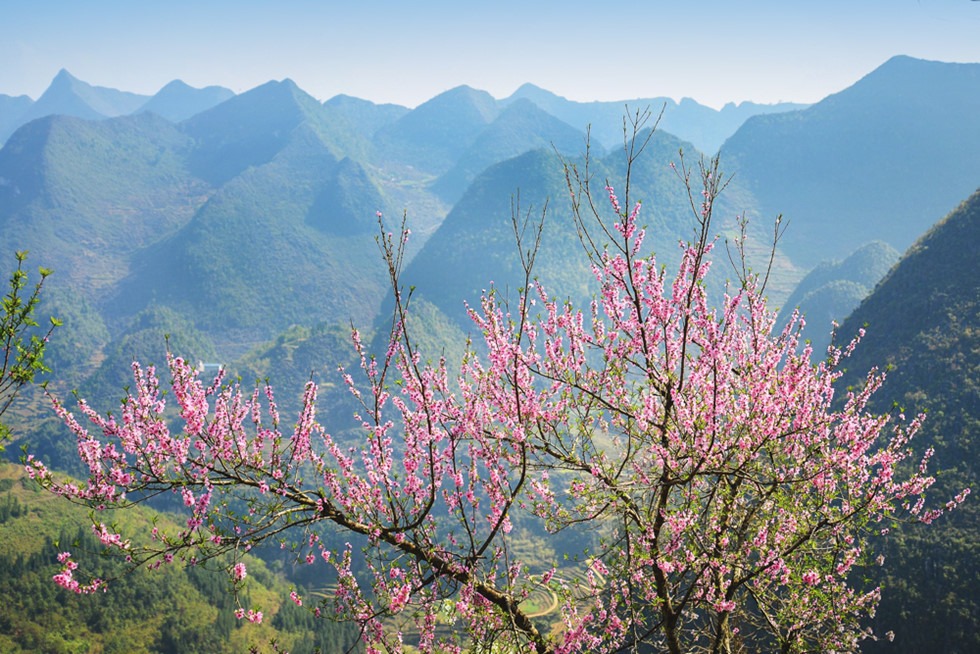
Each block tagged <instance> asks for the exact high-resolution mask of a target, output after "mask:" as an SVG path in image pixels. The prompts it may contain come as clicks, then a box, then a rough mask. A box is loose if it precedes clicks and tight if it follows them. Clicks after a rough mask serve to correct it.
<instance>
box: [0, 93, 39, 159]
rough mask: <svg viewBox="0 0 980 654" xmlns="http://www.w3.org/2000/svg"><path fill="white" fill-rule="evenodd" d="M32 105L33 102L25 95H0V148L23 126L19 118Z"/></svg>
mask: <svg viewBox="0 0 980 654" xmlns="http://www.w3.org/2000/svg"><path fill="white" fill-rule="evenodd" d="M32 104H34V101H33V100H31V99H30V98H29V97H27V96H26V95H18V96H11V95H3V94H0V146H2V145H3V143H4V141H6V140H7V137H9V136H10V135H11V134H13V133H14V130H15V129H17V128H18V127H20V126H21V125H22V124H23V123H22V122H21V121H20V117H21V116H23V115H24V114H25V113H27V110H28V109H30V107H31V105H32Z"/></svg>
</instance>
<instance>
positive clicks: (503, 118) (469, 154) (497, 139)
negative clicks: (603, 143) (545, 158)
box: [432, 100, 601, 201]
mask: <svg viewBox="0 0 980 654" xmlns="http://www.w3.org/2000/svg"><path fill="white" fill-rule="evenodd" d="M585 139H586V135H585V132H584V131H582V130H579V129H576V128H574V127H572V126H571V125H569V124H568V123H564V122H562V121H560V120H558V119H557V118H555V117H554V116H552V115H551V114H549V113H546V112H545V111H543V110H542V109H539V108H538V107H537V105H535V104H534V103H532V102H530V101H529V100H518V101H517V102H514V103H511V104H509V105H508V106H507V108H506V109H504V110H503V111H502V112H501V113H500V115H499V116H497V118H496V119H495V120H494V121H493V122H492V123H490V124H489V125H487V127H486V128H485V129H484V130H483V131H482V132H480V134H479V136H477V138H476V139H475V140H474V141H473V142H472V143H471V144H470V145H469V147H468V148H467V149H466V151H464V152H463V153H462V154H461V155H460V156H459V158H458V160H457V161H456V164H455V165H454V166H453V168H452V169H451V170H449V171H448V172H446V173H445V174H444V175H442V176H441V177H440V178H439V179H438V180H436V182H435V183H434V184H433V185H432V189H433V190H434V191H436V192H437V193H439V194H440V195H442V196H443V197H444V198H445V199H447V200H449V201H455V200H457V199H459V196H460V195H462V194H463V192H464V191H465V190H466V187H467V186H469V184H470V182H472V181H473V179H474V178H476V176H477V175H479V174H480V173H481V172H483V171H484V170H486V168H487V167H488V166H490V165H492V164H495V163H498V162H501V161H504V160H506V159H510V158H511V157H516V156H518V155H521V154H524V153H525V152H527V151H529V150H535V149H540V148H545V149H551V148H554V149H556V150H557V151H558V152H560V153H562V154H564V155H567V156H577V155H580V154H581V153H582V152H583V151H584V149H585V143H586V140H585ZM599 152H600V153H601V150H600V151H599Z"/></svg>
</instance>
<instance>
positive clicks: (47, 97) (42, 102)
mask: <svg viewBox="0 0 980 654" xmlns="http://www.w3.org/2000/svg"><path fill="white" fill-rule="evenodd" d="M148 99H149V98H148V97H147V96H145V95H138V94H136V93H129V92H126V91H119V90H116V89H110V88H106V87H102V86H92V85H91V84H88V83H87V82H83V81H81V80H80V79H78V78H76V77H73V76H72V74H71V73H69V72H68V71H67V70H65V69H63V68H62V69H61V71H59V72H58V74H57V75H56V76H55V78H54V79H53V80H52V81H51V85H50V86H48V88H47V90H46V91H45V92H44V93H43V94H42V95H41V97H40V98H38V99H37V102H35V103H34V104H32V105H31V106H30V108H29V109H28V110H27V112H26V113H25V114H24V115H22V116H21V117H20V122H21V124H24V123H27V122H29V121H31V120H34V119H35V118H41V117H43V116H50V115H62V116H76V117H78V118H87V119H90V120H91V119H98V118H107V117H113V116H122V115H125V114H129V113H132V112H134V111H136V110H137V109H139V108H140V107H141V106H142V105H143V104H144V103H145V102H146V101H147V100H148Z"/></svg>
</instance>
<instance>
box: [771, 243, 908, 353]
mask: <svg viewBox="0 0 980 654" xmlns="http://www.w3.org/2000/svg"><path fill="white" fill-rule="evenodd" d="M899 257H900V255H899V253H898V251H897V250H896V249H895V248H893V247H892V246H890V245H888V244H887V243H885V242H884V241H874V242H872V243H868V244H867V245H864V246H862V247H860V248H858V249H857V250H856V251H855V252H853V253H852V254H851V255H850V256H849V257H847V258H846V259H844V260H843V261H824V262H823V263H821V264H820V265H818V266H817V267H816V268H814V269H813V270H811V271H810V272H809V273H808V274H807V275H806V277H804V278H803V280H802V281H801V282H800V283H799V285H798V286H797V287H796V289H795V290H794V291H793V293H792V294H790V296H789V298H788V299H787V300H786V302H785V305H784V306H783V309H782V311H781V312H780V314H779V319H778V321H779V324H780V325H784V324H786V323H787V322H788V321H789V319H790V316H791V315H792V313H793V310H794V309H796V308H799V310H800V312H801V313H802V314H803V316H804V317H805V318H806V327H805V329H804V330H803V337H804V338H806V339H808V340H809V341H810V342H811V344H812V345H813V351H814V354H815V356H816V357H817V358H818V359H822V358H823V357H824V355H825V354H826V352H827V346H828V345H830V341H831V326H832V324H833V322H834V321H837V322H838V323H840V322H841V321H843V320H844V318H846V317H847V316H849V315H850V314H851V312H852V311H853V310H854V309H856V308H857V306H858V305H859V304H860V303H861V300H863V299H864V298H865V297H867V296H868V294H869V293H870V292H871V291H872V290H873V289H874V287H875V285H876V284H877V283H878V282H879V281H880V280H881V278H882V277H884V276H885V275H886V274H887V273H888V271H889V270H890V269H891V267H892V266H893V265H895V262H896V261H898V259H899Z"/></svg>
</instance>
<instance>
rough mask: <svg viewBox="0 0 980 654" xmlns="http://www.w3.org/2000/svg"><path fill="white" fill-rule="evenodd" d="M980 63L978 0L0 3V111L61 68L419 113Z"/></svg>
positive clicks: (808, 94)
mask: <svg viewBox="0 0 980 654" xmlns="http://www.w3.org/2000/svg"><path fill="white" fill-rule="evenodd" d="M897 54H907V55H911V56H914V57H920V58H923V59H935V60H941V61H957V62H980V2H972V1H971V0H850V1H844V0H824V1H820V0H816V1H811V2H798V1H797V0H778V1H773V0H765V1H763V0H742V1H739V2H736V1H733V0H727V1H722V0H696V1H687V0H674V1H672V2H661V1H659V0H634V1H627V0H603V1H601V2H600V1H596V0H593V1H591V2H585V1H582V0H493V1H487V0H475V1H467V0H435V1H428V0H415V1H411V0H401V1H392V0H348V1H347V2H343V3H341V2H335V1H334V0H326V1H324V0H321V1H319V2H314V1H311V0H294V1H288V0H283V1H280V2H269V1H259V0H227V1H220V2H213V1H212V2H208V1H206V0H198V1H196V2H195V1H187V0H170V1H168V2H156V1H152V0H148V1H138V2H134V1H129V0H127V1H119V0H116V1H109V0H88V1H86V2H80V1H77V0H58V1H48V0H2V7H0V93H5V94H7V95H20V94H26V95H29V96H31V97H33V98H37V97H38V96H39V95H40V94H41V93H42V92H43V91H44V89H45V88H46V87H47V85H48V83H49V82H50V81H51V78H52V77H54V75H55V74H56V73H57V72H58V70H59V69H61V68H67V69H68V70H69V71H71V73H72V74H74V75H75V76H76V77H79V78H80V79H83V80H85V81H87V82H89V83H92V84H96V85H100V86H110V87H114V88H120V89H123V90H129V91H135V92H138V93H145V94H152V93H154V92H156V91H157V90H159V89H160V87H162V86H163V85H164V84H166V83H167V82H169V81H170V80H173V79H182V80H184V81H185V82H187V83H188V84H191V85H192V86H206V85H209V84H220V85H222V86H227V87H229V88H231V89H232V90H234V91H236V92H241V91H245V90H248V89H250V88H253V87H255V86H257V85H259V84H261V83H264V82H266V81H268V80H270V79H282V78H285V77H290V78H292V79H293V80H294V81H296V83H297V84H299V85H300V87H302V88H303V89H304V90H306V91H307V92H309V93H311V94H312V95H314V96H315V97H317V98H319V99H320V100H326V99H328V98H330V97H332V96H334V95H336V94H338V93H346V94H349V95H354V96H358V97H362V98H366V99H369V100H373V101H375V102H397V103H399V104H404V105H408V106H415V105H417V104H419V103H421V102H424V101H425V100H427V99H429V98H431V97H432V96H434V95H436V94H438V93H440V92H442V91H444V90H446V89H449V88H452V87H454V86H458V85H460V84H468V85H470V86H473V87H476V88H480V89H484V90H486V91H489V92H490V93H491V94H493V95H494V96H495V97H505V96H507V95H509V94H510V93H512V92H513V91H514V90H515V89H516V88H517V87H518V86H520V84H522V83H523V82H532V83H534V84H537V85H539V86H542V87H544V88H547V89H549V90H551V91H553V92H555V93H558V94H559V95H563V96H565V97H568V98H570V99H574V100H593V99H597V100H622V99H631V98H637V97H651V96H669V97H673V98H675V99H680V98H681V97H693V98H694V99H696V100H698V101H700V102H702V103H705V104H709V105H711V106H715V107H719V106H721V105H722V104H724V103H725V102H728V101H736V102H738V101H742V100H754V101H758V102H776V101H779V100H787V101H798V102H815V101H817V100H819V99H821V98H823V97H825V96H826V95H828V94H830V93H833V92H836V91H839V90H841V89H843V88H845V87H847V86H849V85H850V84H852V83H854V82H855V81H857V80H858V79H860V78H861V77H862V76H863V75H865V74H867V73H868V72H870V71H871V70H873V69H874V68H875V67H877V66H878V65H880V64H881V63H883V62H884V61H885V60H887V59H888V58H889V57H891V56H893V55H897Z"/></svg>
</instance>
